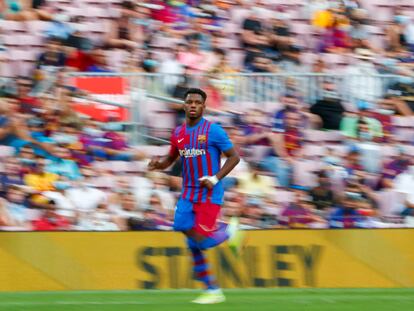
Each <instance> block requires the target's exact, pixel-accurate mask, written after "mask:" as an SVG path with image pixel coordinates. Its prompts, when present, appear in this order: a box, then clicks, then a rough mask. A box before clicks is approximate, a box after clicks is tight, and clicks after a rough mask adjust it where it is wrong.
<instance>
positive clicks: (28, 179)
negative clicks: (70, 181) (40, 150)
mask: <svg viewBox="0 0 414 311" xmlns="http://www.w3.org/2000/svg"><path fill="white" fill-rule="evenodd" d="M45 168H46V160H45V159H43V158H39V159H37V160H36V162H35V163H34V164H33V165H32V166H31V172H29V173H28V174H26V175H25V176H24V182H25V184H26V185H27V186H29V187H31V188H32V189H34V190H36V191H39V192H41V191H51V190H54V189H55V182H56V181H57V180H58V179H59V176H58V175H57V174H54V173H50V172H46V170H45Z"/></svg>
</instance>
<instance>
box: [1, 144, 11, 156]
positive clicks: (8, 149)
mask: <svg viewBox="0 0 414 311" xmlns="http://www.w3.org/2000/svg"><path fill="white" fill-rule="evenodd" d="M14 153H15V149H14V148H13V147H9V146H0V158H4V157H10V156H12V155H14Z"/></svg>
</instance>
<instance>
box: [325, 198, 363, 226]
mask: <svg viewBox="0 0 414 311" xmlns="http://www.w3.org/2000/svg"><path fill="white" fill-rule="evenodd" d="M362 204H363V201H362V198H361V197H360V196H359V195H358V194H354V193H347V194H346V196H345V198H344V199H343V200H342V203H341V204H339V206H338V207H337V208H336V209H335V210H334V211H333V212H332V213H331V215H330V218H329V227H330V228H341V229H348V228H363V227H364V220H363V216H362V215H361V213H360V212H359V211H358V208H359V207H360V206H361V205H362Z"/></svg>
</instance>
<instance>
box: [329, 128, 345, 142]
mask: <svg viewBox="0 0 414 311" xmlns="http://www.w3.org/2000/svg"><path fill="white" fill-rule="evenodd" d="M343 138H344V136H343V134H342V133H341V132H340V131H327V132H325V142H327V143H332V142H337V143H338V142H341V141H342V140H343Z"/></svg>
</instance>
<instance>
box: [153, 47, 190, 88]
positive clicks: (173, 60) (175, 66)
mask: <svg viewBox="0 0 414 311" xmlns="http://www.w3.org/2000/svg"><path fill="white" fill-rule="evenodd" d="M167 52H169V53H168V54H167V55H166V56H165V58H164V59H163V60H162V62H161V64H160V66H159V69H158V72H159V73H161V74H163V75H164V85H165V88H166V89H167V91H168V93H170V94H172V92H173V91H174V89H175V87H176V86H177V85H178V83H180V79H181V76H182V75H183V74H184V66H183V65H182V64H181V63H180V62H179V61H178V52H179V50H178V47H176V48H175V49H170V50H167Z"/></svg>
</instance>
